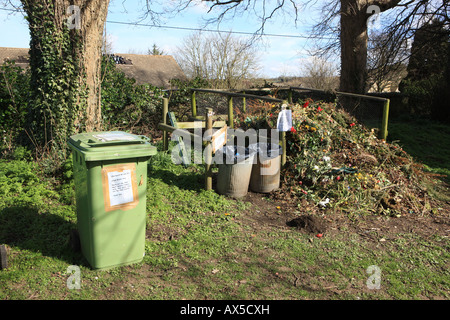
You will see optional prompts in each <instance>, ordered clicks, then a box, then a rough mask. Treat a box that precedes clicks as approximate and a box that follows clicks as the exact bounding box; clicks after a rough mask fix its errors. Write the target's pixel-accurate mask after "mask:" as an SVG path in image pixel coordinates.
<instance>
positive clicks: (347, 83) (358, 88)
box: [339, 0, 368, 93]
mask: <svg viewBox="0 0 450 320" xmlns="http://www.w3.org/2000/svg"><path fill="white" fill-rule="evenodd" d="M360 2H361V1H360V0H341V34H340V40H341V76H340V85H339V89H340V91H343V92H352V93H364V92H365V85H366V78H367V68H366V63H367V39H368V37H367V25H366V20H367V17H368V14H367V13H366V10H364V8H362V6H361V4H360Z"/></svg>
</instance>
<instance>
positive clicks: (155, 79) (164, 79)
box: [0, 47, 186, 89]
mask: <svg viewBox="0 0 450 320" xmlns="http://www.w3.org/2000/svg"><path fill="white" fill-rule="evenodd" d="M115 56H119V57H123V58H124V59H125V60H127V61H128V60H131V64H117V65H116V66H117V67H118V68H119V69H120V70H122V71H123V72H124V73H125V74H126V75H127V76H128V77H130V78H134V79H136V83H138V84H144V83H149V84H151V85H154V86H156V87H160V88H166V89H167V88H169V87H170V84H169V81H170V80H171V79H180V80H185V79H186V76H185V75H184V73H183V71H182V70H181V68H180V66H179V65H178V63H177V62H176V61H175V59H174V58H173V57H172V56H154V55H142V54H126V53H119V54H115ZM6 60H10V61H12V60H14V61H15V62H16V65H18V66H20V67H22V68H23V69H25V68H27V67H28V61H29V54H28V49H25V48H1V47H0V64H3V63H4V62H5V61H6Z"/></svg>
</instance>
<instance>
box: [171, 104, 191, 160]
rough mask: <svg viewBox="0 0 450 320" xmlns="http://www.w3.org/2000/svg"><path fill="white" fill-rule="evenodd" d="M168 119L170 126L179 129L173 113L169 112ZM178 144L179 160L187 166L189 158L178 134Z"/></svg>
mask: <svg viewBox="0 0 450 320" xmlns="http://www.w3.org/2000/svg"><path fill="white" fill-rule="evenodd" d="M169 121H170V123H171V124H172V127H174V128H176V129H179V128H178V122H177V119H176V118H175V113H173V112H169ZM178 146H179V147H180V152H179V155H180V157H181V161H182V162H183V165H184V166H185V167H187V166H188V164H189V158H188V155H187V151H186V146H185V145H184V141H183V138H181V137H180V136H178Z"/></svg>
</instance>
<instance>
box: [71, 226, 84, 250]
mask: <svg viewBox="0 0 450 320" xmlns="http://www.w3.org/2000/svg"><path fill="white" fill-rule="evenodd" d="M69 244H70V247H71V248H72V250H74V251H75V252H79V251H80V250H81V242H80V234H79V233H78V230H70V235H69Z"/></svg>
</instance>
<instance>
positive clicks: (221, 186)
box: [216, 146, 254, 198]
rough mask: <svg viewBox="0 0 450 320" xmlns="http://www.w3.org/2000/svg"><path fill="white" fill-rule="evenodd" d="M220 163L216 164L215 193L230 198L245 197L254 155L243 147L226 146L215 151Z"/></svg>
mask: <svg viewBox="0 0 450 320" xmlns="http://www.w3.org/2000/svg"><path fill="white" fill-rule="evenodd" d="M216 154H217V155H216V156H219V157H220V159H221V160H222V161H221V162H222V163H218V167H219V173H218V175H217V192H218V193H219V194H222V195H226V196H229V197H232V198H242V197H245V196H246V195H247V192H248V187H249V183H250V175H251V173H252V165H253V157H254V153H253V152H252V151H251V150H250V149H248V148H244V147H238V146H226V147H223V148H222V149H220V150H219V151H217V153H216Z"/></svg>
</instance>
